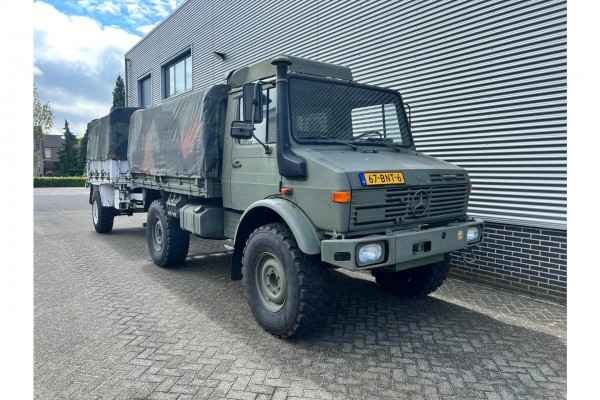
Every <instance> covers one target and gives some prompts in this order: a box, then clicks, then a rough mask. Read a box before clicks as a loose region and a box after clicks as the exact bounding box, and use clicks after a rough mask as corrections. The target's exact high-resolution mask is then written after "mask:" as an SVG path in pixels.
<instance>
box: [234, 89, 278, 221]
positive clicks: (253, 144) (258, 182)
mask: <svg viewBox="0 0 600 400" xmlns="http://www.w3.org/2000/svg"><path fill="white" fill-rule="evenodd" d="M263 96H264V97H263V99H264V100H265V101H264V102H263V120H262V121H261V122H260V123H255V124H254V135H255V136H256V137H257V138H258V139H259V140H260V141H261V142H263V143H264V144H266V145H268V146H269V148H270V149H271V151H270V153H269V154H266V152H265V148H264V147H263V146H262V145H261V144H260V143H259V142H258V141H257V140H256V139H254V138H251V139H233V143H232V148H231V203H232V208H233V209H235V210H239V211H244V210H245V209H246V208H248V206H250V205H251V204H252V203H254V202H255V201H258V200H262V199H264V198H266V197H269V196H271V195H274V194H278V193H279V181H280V176H279V169H278V168H277V151H276V148H275V146H276V137H277V133H276V132H277V131H276V129H277V125H276V123H277V108H276V107H277V92H276V88H275V87H270V88H264V89H263ZM237 104H238V106H237V110H238V114H237V120H241V119H242V118H241V116H242V115H243V103H242V101H241V97H240V98H239V99H238V100H237Z"/></svg>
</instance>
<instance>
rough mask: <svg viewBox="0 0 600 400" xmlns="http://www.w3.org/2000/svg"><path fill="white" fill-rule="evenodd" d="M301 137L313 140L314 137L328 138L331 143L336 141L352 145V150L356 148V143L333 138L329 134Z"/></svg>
mask: <svg viewBox="0 0 600 400" xmlns="http://www.w3.org/2000/svg"><path fill="white" fill-rule="evenodd" d="M301 139H302V140H305V139H307V140H315V139H317V140H323V139H326V140H329V141H330V142H333V143H336V144H345V145H346V146H350V147H352V150H354V151H356V150H358V146H356V145H354V144H352V143H348V142H346V141H345V140H340V139H335V138H332V137H329V136H325V135H321V136H305V137H303V138H301Z"/></svg>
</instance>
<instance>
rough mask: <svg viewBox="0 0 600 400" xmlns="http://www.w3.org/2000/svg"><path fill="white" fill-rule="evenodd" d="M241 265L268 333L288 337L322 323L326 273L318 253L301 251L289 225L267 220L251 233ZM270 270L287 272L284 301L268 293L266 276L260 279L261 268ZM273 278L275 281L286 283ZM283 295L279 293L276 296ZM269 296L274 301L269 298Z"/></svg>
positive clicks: (252, 301) (248, 291)
mask: <svg viewBox="0 0 600 400" xmlns="http://www.w3.org/2000/svg"><path fill="white" fill-rule="evenodd" d="M263 260H265V261H263ZM242 263H243V284H244V293H245V295H246V299H247V300H248V304H249V305H250V310H251V311H252V314H253V315H254V317H255V318H256V320H257V321H258V323H259V324H260V325H261V326H262V327H263V329H265V330H266V331H267V332H269V333H271V334H272V335H274V336H277V337H279V338H281V339H286V338H289V337H291V336H292V335H304V334H306V333H308V332H311V331H313V330H315V329H317V328H318V327H319V326H321V325H322V324H323V323H324V321H325V319H326V317H327V311H328V308H329V300H330V294H329V283H328V275H327V271H326V270H325V267H324V266H323V264H322V263H321V260H320V258H319V257H318V255H317V256H314V255H307V254H304V253H303V252H302V251H301V250H300V248H299V247H298V243H297V242H296V240H295V239H294V235H293V234H292V232H291V230H290V229H289V228H288V226H287V225H286V224H284V223H273V224H268V225H264V226H261V227H259V228H257V229H256V230H255V231H254V232H252V234H251V235H250V236H249V237H248V240H247V241H246V247H245V248H244V255H243V258H242ZM265 263H267V264H265ZM268 263H271V264H268ZM277 263H279V266H277ZM265 265H267V266H266V267H265ZM273 266H275V267H273ZM269 268H271V269H273V268H274V270H275V269H277V270H278V271H279V272H282V273H283V275H282V276H281V278H283V282H285V291H284V297H283V299H284V300H283V301H281V300H278V298H277V297H276V296H275V294H273V295H272V296H271V294H267V295H265V294H264V290H265V289H266V288H265V285H263V284H261V283H260V282H264V280H261V279H260V277H258V278H257V271H258V272H259V273H260V272H265V271H266V272H265V274H266V273H268V272H269ZM273 275H274V274H273ZM261 276H263V277H266V276H267V275H261ZM271 277H272V278H273V280H272V282H274V283H276V282H280V283H281V282H282V280H280V279H276V278H275V277H274V276H271ZM266 279H268V278H266ZM276 284H277V283H276ZM281 293H282V292H277V296H279V295H280V294H281ZM269 296H270V297H272V298H274V299H275V300H274V301H275V303H269V302H268V301H267V300H266V299H265V297H269ZM278 301H280V302H281V303H277V302H278ZM278 307H279V309H277V308H278Z"/></svg>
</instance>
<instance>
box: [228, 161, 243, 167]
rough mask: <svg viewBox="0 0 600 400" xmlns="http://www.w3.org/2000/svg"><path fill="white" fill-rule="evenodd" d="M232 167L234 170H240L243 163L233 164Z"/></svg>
mask: <svg viewBox="0 0 600 400" xmlns="http://www.w3.org/2000/svg"><path fill="white" fill-rule="evenodd" d="M231 166H232V167H233V168H240V167H241V166H242V163H241V162H239V161H235V162H234V163H233V164H231Z"/></svg>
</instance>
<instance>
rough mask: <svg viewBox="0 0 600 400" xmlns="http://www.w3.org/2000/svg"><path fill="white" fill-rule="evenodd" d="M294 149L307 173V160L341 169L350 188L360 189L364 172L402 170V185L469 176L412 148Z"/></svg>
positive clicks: (464, 179) (462, 179)
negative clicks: (346, 177)
mask: <svg viewBox="0 0 600 400" xmlns="http://www.w3.org/2000/svg"><path fill="white" fill-rule="evenodd" d="M294 152H295V153H296V154H297V155H298V156H300V157H302V158H304V159H306V160H307V162H308V166H309V168H308V170H309V174H310V163H311V161H313V162H317V163H319V164H321V165H324V164H329V165H330V166H331V167H333V168H334V169H335V170H338V171H340V172H341V171H344V172H345V173H346V174H347V175H348V180H349V182H350V186H351V187H352V189H364V188H365V187H363V185H362V184H361V180H360V177H359V174H360V173H364V172H402V173H403V174H404V179H405V182H406V183H405V184H406V185H419V186H420V185H432V184H448V183H464V182H468V181H469V176H468V174H467V172H466V170H464V169H463V168H460V167H458V166H456V165H453V164H450V163H448V162H446V161H442V160H440V159H437V158H434V157H430V156H427V155H425V154H423V153H419V152H416V151H412V150H402V151H401V152H396V151H395V150H393V149H391V148H386V147H374V146H369V147H366V146H365V147H362V146H361V147H360V148H359V149H358V150H356V151H353V150H351V149H348V150H346V149H343V150H342V149H340V148H339V147H337V146H335V147H333V146H327V147H326V146H322V147H320V148H318V149H315V148H295V149H294Z"/></svg>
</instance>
